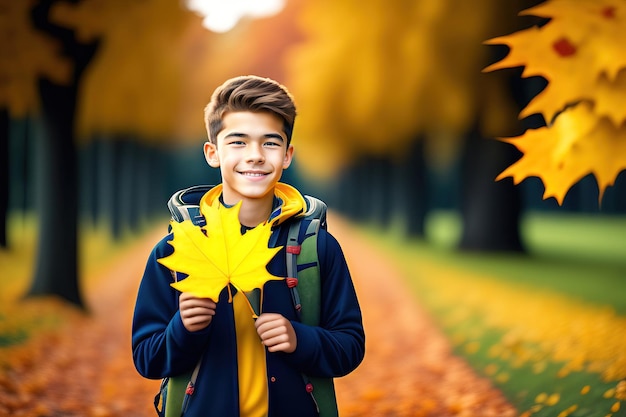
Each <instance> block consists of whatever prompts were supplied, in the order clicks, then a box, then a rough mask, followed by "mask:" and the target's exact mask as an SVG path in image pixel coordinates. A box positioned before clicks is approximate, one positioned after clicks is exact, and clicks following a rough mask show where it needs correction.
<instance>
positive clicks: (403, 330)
mask: <svg viewBox="0 0 626 417" xmlns="http://www.w3.org/2000/svg"><path fill="white" fill-rule="evenodd" d="M328 223H329V230H330V231H331V233H332V234H333V235H334V236H335V237H336V238H337V239H338V240H339V242H340V243H341V245H342V247H343V250H344V254H345V256H346V259H347V261H348V265H349V267H350V271H351V273H352V275H353V280H354V282H355V286H356V290H357V294H358V296H359V300H360V303H361V309H362V310H363V322H364V326H365V332H366V354H365V359H364V361H363V363H362V364H361V366H360V367H359V368H357V370H356V371H355V372H353V373H352V374H350V375H348V376H346V377H344V378H341V379H338V380H337V382H336V387H337V393H338V394H337V395H338V402H339V405H340V411H341V415H342V417H356V416H377V417H385V416H389V417H391V416H394V417H403V416H406V417H409V416H410V417H419V416H433V417H434V416H437V417H445V416H476V417H478V416H480V417H489V416H498V417H506V416H514V415H515V410H514V409H513V408H512V407H511V406H510V405H509V404H508V403H507V402H506V400H505V399H504V398H503V397H502V395H501V393H500V392H499V391H497V390H495V389H493V388H492V386H491V384H490V382H489V381H488V380H485V379H482V378H479V377H478V376H476V374H475V373H474V372H473V370H472V369H471V368H470V367H469V366H468V365H467V364H466V363H465V362H464V361H462V360H461V359H460V358H458V357H455V356H453V354H452V353H451V348H450V346H449V343H448V341H447V339H446V338H445V337H444V336H443V334H442V333H441V332H440V331H439V330H438V329H437V328H436V327H435V325H434V324H433V323H432V321H431V320H430V318H429V317H428V315H427V314H426V313H425V312H424V311H423V310H422V309H421V308H420V307H419V306H417V305H416V303H415V301H414V299H413V298H411V295H410V293H409V291H402V290H401V288H402V282H401V276H400V273H399V272H398V270H397V268H396V267H395V266H394V265H393V264H392V263H391V262H390V261H389V260H388V259H386V258H385V257H384V256H382V255H381V254H380V253H378V252H376V251H375V250H374V249H373V248H372V247H371V246H369V245H368V244H367V242H365V241H363V240H362V239H359V237H358V234H357V235H355V233H354V231H353V230H351V229H350V227H349V226H348V225H347V224H346V223H345V222H343V221H342V220H341V219H339V218H329V222H328Z"/></svg>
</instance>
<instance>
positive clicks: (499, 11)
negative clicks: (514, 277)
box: [0, 0, 626, 415]
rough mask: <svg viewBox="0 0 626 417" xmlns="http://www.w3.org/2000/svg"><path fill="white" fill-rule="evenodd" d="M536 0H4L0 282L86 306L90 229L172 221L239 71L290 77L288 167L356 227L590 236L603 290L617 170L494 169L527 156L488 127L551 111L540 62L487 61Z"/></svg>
mask: <svg viewBox="0 0 626 417" xmlns="http://www.w3.org/2000/svg"><path fill="white" fill-rule="evenodd" d="M222 3H224V4H222ZM226 3H228V4H229V5H231V3H232V5H231V6H232V7H230V6H227V5H225V4H226ZM538 3H541V2H540V1H536V0H535V1H532V0H510V1H498V0H477V1H473V2H467V1H461V0H438V1H430V0H393V1H388V0H385V1H383V0H372V1H367V2H363V1H358V2H357V1H352V0H345V1H334V0H315V1H311V0H282V1H281V0H273V1H265V2H264V1H260V0H259V1H257V2H254V1H250V2H244V1H241V2H221V3H220V2H219V1H214V2H211V1H209V0H207V1H206V2H204V3H203V2H202V1H188V2H185V1H182V0H181V1H177V0H136V1H131V2H129V1H122V0H82V1H81V0H75V1H57V0H20V1H14V0H1V1H0V33H2V40H1V42H2V43H1V49H0V251H1V252H2V257H0V261H2V264H0V267H1V268H2V271H3V275H4V277H2V279H6V278H7V274H6V273H8V272H11V275H12V276H23V278H24V279H23V280H22V281H23V282H24V283H23V284H20V285H18V286H17V287H15V284H11V285H14V286H13V287H10V286H9V284H7V283H6V282H5V283H3V285H4V287H3V288H4V289H3V292H4V293H5V297H14V298H15V297H17V296H21V295H24V294H26V295H29V296H34V295H56V296H60V297H61V298H62V299H64V300H67V301H69V302H70V303H71V304H75V305H78V306H83V307H84V306H85V305H86V303H85V299H84V296H83V295H82V292H81V291H82V290H81V287H82V286H83V284H81V280H84V279H85V278H84V275H85V274H86V272H85V271H86V269H85V266H84V265H85V264H89V263H90V262H93V260H94V259H100V258H103V257H104V255H102V253H108V252H106V251H100V252H98V250H93V248H92V249H90V248H91V247H90V246H88V243H85V242H86V240H88V239H92V240H93V239H94V237H93V235H94V234H97V235H98V236H106V237H105V238H104V240H105V241H106V242H107V243H106V245H105V246H106V247H107V248H109V247H111V246H113V247H114V246H116V245H119V246H123V245H125V244H127V242H128V240H129V239H132V238H133V237H136V236H139V235H142V234H145V233H146V231H148V230H152V229H153V228H154V226H155V224H158V227H165V226H164V224H165V222H166V221H167V217H168V215H169V214H168V212H167V207H166V202H167V200H168V198H169V197H170V195H171V194H172V193H173V192H175V191H176V190H179V189H181V188H185V187H188V186H191V185H196V184H207V183H209V184H210V183H217V182H219V181H220V179H219V176H218V172H217V171H215V170H212V169H211V168H209V167H208V165H206V163H205V161H204V157H203V154H202V144H203V143H204V141H205V140H206V133H205V130H204V123H203V108H204V106H205V105H206V103H207V102H208V101H209V99H210V95H211V93H212V92H213V90H214V89H215V88H216V87H217V86H218V85H220V84H222V83H223V82H224V81H225V80H226V79H228V78H230V77H234V76H238V75H244V74H256V75H260V76H264V77H270V78H273V79H275V80H277V81H279V82H281V83H283V84H284V85H286V86H287V88H288V89H289V90H290V92H291V93H292V94H293V95H294V97H295V100H296V104H297V106H298V114H299V115H298V118H297V122H296V130H295V132H294V140H293V144H294V146H295V148H296V154H295V160H294V164H292V167H291V168H290V169H289V170H288V171H287V172H286V173H285V177H284V181H285V182H288V183H291V184H293V185H295V186H297V187H299V188H300V189H301V190H302V191H303V192H305V193H309V194H314V195H316V196H318V197H320V198H322V199H324V200H325V201H326V202H327V203H328V204H329V206H330V207H331V210H333V212H335V213H337V215H341V216H343V217H345V218H347V219H348V220H349V221H350V222H351V223H354V224H356V225H359V227H361V228H362V229H363V230H369V231H370V232H372V233H374V234H383V235H385V236H386V239H389V240H390V241H392V243H390V245H393V244H398V242H400V244H402V243H401V242H413V243H414V244H416V245H418V246H419V248H421V249H423V251H428V250H430V249H428V248H431V249H432V248H433V247H434V248H436V247H445V248H446V250H447V251H451V252H459V253H468V252H469V253H490V254H494V253H498V254H502V253H505V254H509V255H510V254H519V255H520V256H523V257H524V259H528V258H530V257H531V256H533V255H534V256H537V255H538V254H539V255H540V254H541V253H544V254H545V253H547V252H545V251H548V252H549V251H550V250H554V251H561V252H562V253H564V254H565V255H563V256H565V258H566V259H571V258H572V257H573V258H576V257H577V256H579V255H580V253H586V254H587V255H589V253H591V252H590V251H593V249H594V247H595V248H596V249H597V251H598V252H602V253H604V254H605V255H606V254H607V253H609V254H610V255H611V256H612V257H611V260H610V261H607V260H606V259H605V258H601V259H600V260H597V259H596V258H593V260H591V261H589V262H591V263H592V264H593V265H594V266H593V267H590V269H588V270H587V269H585V271H591V270H594V271H600V270H599V269H598V268H599V266H598V265H604V266H607V265H611V266H612V267H613V269H611V271H610V274H612V275H611V276H612V277H616V280H615V281H611V284H610V287H608V288H607V287H605V291H604V293H607V292H612V290H613V289H615V288H618V289H620V291H621V289H623V288H624V287H623V285H624V284H623V279H624V278H625V276H624V272H626V267H625V265H624V263H623V259H624V258H623V256H624V255H626V253H624V250H623V249H622V248H624V247H625V246H626V244H625V242H624V236H625V234H624V233H626V228H625V227H624V226H625V223H624V218H625V215H626V174H624V172H622V173H621V174H620V175H619V176H618V177H617V178H616V181H615V183H614V185H613V186H611V187H609V188H608V189H607V190H606V191H605V192H604V193H603V195H602V197H601V198H600V197H599V196H600V193H599V190H598V185H597V183H596V180H595V179H594V177H593V176H591V175H589V176H586V177H584V178H582V179H581V180H580V181H579V182H577V183H576V185H574V186H573V187H572V188H571V189H570V190H569V192H568V193H567V195H566V197H565V199H564V201H563V203H562V204H558V203H557V202H556V200H555V199H554V198H550V199H547V200H544V199H543V198H542V194H543V191H544V185H543V183H542V182H541V180H540V179H539V178H537V177H533V178H528V179H526V180H524V181H523V182H522V183H521V184H519V185H514V184H513V181H512V179H511V178H505V179H503V180H500V181H495V178H496V176H497V175H498V174H499V173H500V172H502V171H503V170H504V169H505V168H506V167H507V166H509V165H511V164H512V163H513V162H515V161H516V160H518V159H519V158H520V156H521V153H520V152H519V151H518V150H517V149H516V148H515V147H514V146H512V145H510V144H507V143H504V142H501V141H498V140H496V138H500V137H510V136H518V135H521V134H522V133H523V132H524V131H525V130H526V129H530V128H532V129H536V128H539V127H542V126H545V124H546V123H545V120H544V119H543V118H542V116H541V115H538V114H535V115H531V116H529V117H526V118H523V119H520V118H518V114H519V113H520V111H521V109H522V108H524V106H526V104H527V103H528V102H529V101H530V100H531V99H532V98H533V97H534V96H535V95H536V94H538V93H539V92H540V91H541V90H542V89H543V88H544V87H545V86H546V80H545V79H543V78H541V77H529V78H522V77H521V74H522V68H519V67H518V68H512V69H504V70H499V71H495V72H487V73H484V72H482V70H483V69H484V68H485V67H487V66H488V65H490V64H492V63H494V62H496V61H498V60H501V59H502V58H503V57H504V56H505V55H506V54H507V52H508V48H506V47H505V46H496V45H485V44H484V42H485V41H486V40H488V39H490V38H493V37H496V36H502V35H505V34H510V33H512V32H515V31H518V30H521V29H524V28H528V27H530V26H532V25H542V24H544V23H545V19H541V18H537V17H532V16H519V15H518V13H519V12H520V11H521V10H524V9H526V8H529V7H531V6H534V5H536V4H538ZM207 7H208V9H206V8H207ZM237 7H239V9H238V8H237ZM207 10H209V11H211V14H209V16H208V17H207V16H206V15H207ZM599 199H600V201H599ZM594 222H595V223H594ZM598 224H601V225H604V226H602V227H604V228H603V229H598V228H597V227H596V225H598ZM594 230H595V232H594ZM544 232H545V233H544ZM568 232H571V237H568V235H567V233H568ZM90 233H91V234H90ZM542 233H544V234H542ZM545 236H547V237H546V239H547V240H546V239H544V240H542V237H545ZM416 242H417V243H416ZM574 242H580V245H582V246H580V245H579V244H578V243H574ZM595 242H601V243H599V246H594V245H595ZM585 244H588V246H585ZM86 245H87V246H86ZM576 245H579V246H576ZM575 246H576V247H575ZM96 247H97V248H101V247H100V246H96ZM574 247H575V248H574ZM25 248H26V249H25ZM581 248H582V249H581ZM544 249H545V251H544V252H542V250H544ZM107 250H108V249H107ZM20 251H24V252H25V254H24V255H20V253H21V252H20ZM568 251H569V252H568ZM561 252H559V253H561ZM411 256H413V255H408V256H407V257H408V258H411ZM507 256H508V255H507ZM568 256H569V257H570V258H567V257H568ZM582 256H583V257H584V256H585V255H582ZM607 256H608V255H607ZM588 258H591V256H588ZM616 258H620V259H618V260H615V259H616ZM490 259H491V258H490ZM498 259H501V258H498ZM515 259H519V258H515ZM102 262H104V261H102ZM444 262H445V261H444ZM494 262H495V261H494ZM16 264H20V265H21V266H16ZM22 264H23V265H22ZM26 264H28V265H26ZM491 264H493V262H491ZM570 264H571V265H574V263H572V262H570ZM482 267H483V265H482V264H481V266H480V268H482ZM15 268H18V269H19V271H18V272H14V271H15ZM593 268H595V269H593ZM533 274H534V272H533ZM618 278H619V279H621V281H620V284H619V285H620V286H617V287H613V285H617V284H614V282H617V279H618ZM580 280H583V278H580ZM539 281H541V278H537V282H539ZM559 282H561V284H559V285H561V286H562V287H567V286H568V284H567V283H565V279H563V280H562V281H559ZM576 282H578V281H576ZM607 282H608V281H607ZM557 287H558V285H557ZM6 288H12V289H6ZM15 288H18V289H15ZM585 288H586V287H585ZM564 291H565V292H567V290H564ZM576 291H578V292H577V294H578V295H580V294H582V293H584V291H585V290H576ZM622 294H623V293H622ZM598 297H599V299H601V298H602V297H600V296H598ZM614 298H615V300H617V299H619V300H618V301H615V300H613V301H611V303H613V304H612V305H613V307H612V308H616V309H617V310H618V312H620V311H621V312H622V313H623V312H624V311H623V310H620V309H623V308H626V307H624V306H623V302H622V300H623V296H621V297H619V296H615V297H614ZM604 301H605V300H604V299H601V300H600V301H599V302H598V303H599V304H603V303H604ZM620 303H622V305H621V307H619V305H620ZM616 305H618V307H615V306H616ZM11 337H13V336H11ZM9 339H11V338H10V337H7V340H9ZM1 340H2V338H1V337H0V341H1ZM11 340H12V339H11ZM6 343H7V344H11V343H13V342H6ZM620 375H621V374H620ZM531 404H532V402H531ZM616 415H617V414H616Z"/></svg>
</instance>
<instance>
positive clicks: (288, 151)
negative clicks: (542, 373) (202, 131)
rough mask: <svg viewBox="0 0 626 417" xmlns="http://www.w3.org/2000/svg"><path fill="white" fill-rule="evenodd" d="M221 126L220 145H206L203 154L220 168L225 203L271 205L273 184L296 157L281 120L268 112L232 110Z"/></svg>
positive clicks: (218, 143)
mask: <svg viewBox="0 0 626 417" xmlns="http://www.w3.org/2000/svg"><path fill="white" fill-rule="evenodd" d="M222 126H223V128H222V130H221V131H220V132H219V133H218V135H217V145H215V144H213V143H210V142H207V143H205V144H204V155H205V158H206V160H207V162H208V163H209V165H210V166H212V167H213V168H218V167H219V168H220V172H221V174H222V186H223V191H222V192H223V198H224V202H225V203H226V204H229V205H230V204H236V203H237V202H239V201H240V200H250V199H255V200H258V199H261V200H265V199H266V200H267V202H268V204H269V205H270V206H271V204H272V201H273V198H274V185H275V184H276V183H277V182H278V180H280V177H281V175H282V173H283V170H284V169H285V168H287V167H289V165H290V164H291V159H292V157H293V147H292V146H289V147H287V136H286V135H285V133H284V132H283V122H282V120H281V119H280V118H279V117H278V116H276V115H274V114H272V113H269V112H248V111H242V112H230V113H227V114H225V115H224V117H223V118H222Z"/></svg>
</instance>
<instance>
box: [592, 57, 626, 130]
mask: <svg viewBox="0 0 626 417" xmlns="http://www.w3.org/2000/svg"><path fill="white" fill-rule="evenodd" d="M593 96H594V100H593V102H594V108H593V111H594V113H596V114H597V115H598V116H606V117H608V118H609V119H611V120H612V121H613V124H614V125H615V126H619V125H621V124H623V123H624V122H626V106H625V105H624V103H626V68H624V69H623V70H621V71H620V72H619V73H618V74H617V77H616V78H615V80H614V81H610V80H609V79H608V77H606V76H601V77H599V78H598V80H597V81H596V85H595V87H594V89H593Z"/></svg>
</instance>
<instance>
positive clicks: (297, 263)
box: [286, 196, 326, 326]
mask: <svg viewBox="0 0 626 417" xmlns="http://www.w3.org/2000/svg"><path fill="white" fill-rule="evenodd" d="M305 199H306V201H307V211H306V212H305V213H304V214H303V215H301V216H300V217H298V218H297V219H296V220H295V221H294V222H292V223H291V225H290V226H289V234H288V237H287V247H286V253H287V255H286V256H287V275H288V279H289V280H290V281H288V282H287V285H288V286H289V288H290V289H291V296H292V299H293V303H294V307H295V309H296V312H297V313H298V316H299V318H300V320H301V321H302V323H305V324H308V325H310V326H317V325H318V324H319V320H320V315H319V306H320V270H319V262H318V257H317V233H318V232H319V229H320V227H321V228H324V229H325V228H326V204H325V203H324V202H323V201H322V200H319V199H317V198H315V197H311V196H305ZM303 225H304V226H305V227H306V230H304V233H303V232H302V230H301V229H302V227H303ZM303 302H304V306H305V307H304V309H303V308H302V305H303Z"/></svg>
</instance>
